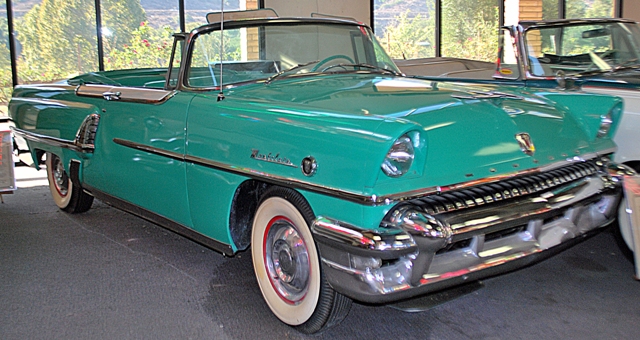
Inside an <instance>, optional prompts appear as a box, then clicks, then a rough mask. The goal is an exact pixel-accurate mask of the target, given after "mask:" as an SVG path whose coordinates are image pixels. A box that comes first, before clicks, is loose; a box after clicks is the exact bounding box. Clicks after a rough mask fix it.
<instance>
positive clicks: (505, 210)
mask: <svg viewBox="0 0 640 340" xmlns="http://www.w3.org/2000/svg"><path fill="white" fill-rule="evenodd" d="M605 185H606V183H605V182H604V181H603V180H601V179H596V180H594V179H593V178H583V179H581V180H580V181H578V182H574V183H570V184H567V185H565V186H561V187H558V188H553V189H549V190H547V191H544V192H541V193H540V194H539V195H536V196H532V197H528V198H526V199H525V200H524V201H523V200H517V201H515V202H510V203H509V204H507V205H503V206H501V207H500V209H499V211H496V210H495V209H496V208H495V207H491V206H489V207H485V208H480V209H473V210H469V211H459V212H456V213H454V214H452V215H451V216H447V217H444V218H443V219H442V220H443V223H445V224H446V225H449V226H451V229H452V230H453V234H454V237H455V236H458V235H465V234H469V233H473V232H475V231H478V230H486V229H487V228H490V227H492V226H495V225H499V224H505V223H508V222H511V221H517V220H522V219H525V220H527V219H531V218H532V217H533V216H539V215H542V214H545V213H550V212H553V211H560V210H561V209H565V208H567V207H568V206H573V205H576V204H578V202H581V201H583V200H586V199H589V198H592V197H599V194H600V193H602V192H603V191H605V190H606V188H605Z"/></svg>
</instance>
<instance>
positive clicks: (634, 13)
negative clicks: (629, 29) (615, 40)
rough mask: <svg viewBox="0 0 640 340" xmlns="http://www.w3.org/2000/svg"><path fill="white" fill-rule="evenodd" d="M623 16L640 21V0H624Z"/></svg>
mask: <svg viewBox="0 0 640 340" xmlns="http://www.w3.org/2000/svg"><path fill="white" fill-rule="evenodd" d="M622 17H623V18H627V19H633V20H635V21H640V1H637V0H623V1H622Z"/></svg>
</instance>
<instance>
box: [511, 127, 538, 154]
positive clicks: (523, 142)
mask: <svg viewBox="0 0 640 340" xmlns="http://www.w3.org/2000/svg"><path fill="white" fill-rule="evenodd" d="M516 140H517V141H518V144H520V150H522V152H524V153H526V154H527V155H529V156H532V155H533V153H534V152H536V147H535V146H534V145H533V141H532V140H531V136H529V134H528V133H526V132H522V133H517V134H516Z"/></svg>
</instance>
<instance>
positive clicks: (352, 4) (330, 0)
mask: <svg viewBox="0 0 640 340" xmlns="http://www.w3.org/2000/svg"><path fill="white" fill-rule="evenodd" d="M264 7H266V8H273V9H274V10H275V11H276V12H277V13H278V15H279V16H281V17H309V15H311V13H322V14H330V15H337V16H343V17H349V18H354V19H356V20H358V21H361V22H364V23H365V24H367V25H369V24H371V19H370V16H371V0H265V1H264Z"/></svg>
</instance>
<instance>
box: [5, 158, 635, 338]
mask: <svg viewBox="0 0 640 340" xmlns="http://www.w3.org/2000/svg"><path fill="white" fill-rule="evenodd" d="M17 170H18V177H19V181H18V186H19V187H20V189H19V190H18V191H17V192H16V193H15V194H13V195H5V196H4V201H5V203H4V204H0V339H303V338H311V339H638V338H639V337H640V335H639V333H640V282H638V281H635V280H633V278H632V274H633V265H632V263H631V262H629V261H628V260H627V259H625V258H624V257H623V256H621V255H620V252H619V250H618V248H617V246H616V245H615V242H614V240H613V237H612V235H611V233H610V232H609V231H605V232H603V233H600V234H599V235H597V236H595V237H593V238H591V239H588V240H586V241H585V242H583V243H581V244H579V245H577V246H576V247H574V248H571V249H569V250H567V251H565V252H563V253H561V254H559V255H558V256H556V257H553V258H551V259H549V260H547V261H544V262H542V263H539V264H537V265H534V266H532V267H529V268H525V269H522V270H519V271H517V272H514V273H510V274H507V275H503V276H500V277H496V278H492V279H488V280H485V281H484V288H483V289H481V290H478V291H476V292H474V293H472V294H470V295H467V296H464V297H461V298H459V299H457V300H454V301H451V302H448V303H446V304H443V305H440V306H437V307H434V308H433V309H431V310H428V311H425V312H420V313H404V312H401V311H398V310H396V309H392V308H389V307H372V306H365V305H361V304H354V306H353V308H352V310H351V313H350V314H349V316H347V318H346V319H345V320H344V322H343V323H342V324H340V325H339V326H337V327H335V328H333V329H331V330H329V331H327V332H325V333H322V334H320V335H318V336H313V337H307V336H303V335H301V334H299V333H297V332H296V331H295V330H292V329H290V328H288V327H286V326H284V325H283V324H281V323H280V322H279V321H278V320H277V319H276V318H275V317H273V316H272V315H271V314H270V312H269V310H268V308H267V307H266V305H265V304H264V303H263V301H262V299H261V297H260V292H259V289H258V286H257V284H256V282H255V280H254V278H253V272H252V268H251V256H250V254H248V253H242V254H240V255H238V256H236V257H234V258H225V257H223V256H221V255H220V254H218V253H216V252H214V251H212V250H210V249H207V248H204V247H202V246H200V245H198V244H196V243H193V242H191V241H189V240H187V239H185V238H183V237H180V236H177V235H175V234H173V233H171V232H169V231H166V230H164V229H162V228H160V227H158V226H155V225H153V224H150V223H149V222H147V221H144V220H141V219H138V218H136V217H133V216H131V215H128V214H126V213H123V212H121V211H118V210H116V209H113V208H111V207H108V206H106V205H104V204H102V203H101V202H95V203H94V206H93V208H92V209H91V210H90V211H89V212H88V213H85V214H81V215H68V214H65V213H63V212H61V211H59V210H58V209H57V208H56V207H55V205H54V204H53V202H52V200H51V199H50V194H49V191H48V188H47V187H46V186H44V184H45V183H46V180H44V179H43V175H44V172H41V173H34V172H33V171H28V169H26V168H18V169H17ZM167 199H170V197H167Z"/></svg>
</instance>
